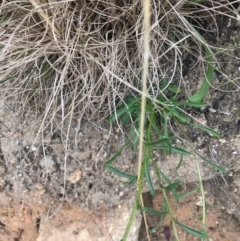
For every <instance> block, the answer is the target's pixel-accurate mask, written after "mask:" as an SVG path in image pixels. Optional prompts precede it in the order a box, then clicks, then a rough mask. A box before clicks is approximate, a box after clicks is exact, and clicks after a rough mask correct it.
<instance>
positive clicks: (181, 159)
mask: <svg viewBox="0 0 240 241" xmlns="http://www.w3.org/2000/svg"><path fill="white" fill-rule="evenodd" d="M182 161H183V155H181V157H180V161H179V163H178V164H177V166H176V168H175V171H177V170H178V169H179V168H180V166H181V165H182Z"/></svg>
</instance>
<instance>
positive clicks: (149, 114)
mask: <svg viewBox="0 0 240 241" xmlns="http://www.w3.org/2000/svg"><path fill="white" fill-rule="evenodd" d="M161 89H162V90H163V91H162V93H161V94H160V95H159V96H158V97H157V99H156V101H155V103H153V102H152V100H149V99H147V100H146V107H145V118H144V138H143V146H144V154H143V162H142V166H141V176H140V183H139V184H138V189H137V190H138V191H137V194H136V203H135V206H134V212H133V216H134V214H135V212H136V211H137V209H140V210H141V211H144V212H148V213H154V212H155V213H154V214H155V215H163V216H164V215H170V216H171V218H172V223H173V225H174V226H175V224H176V225H178V226H180V227H181V228H183V229H184V230H185V231H187V232H189V233H191V234H193V235H195V236H196V237H199V238H207V236H206V234H205V233H204V232H203V230H202V231H201V232H198V231H196V230H192V229H190V228H189V227H186V226H184V225H183V224H180V223H179V222H178V221H177V220H176V219H175V217H174V214H173V213H172V211H171V207H170V204H169V202H168V198H167V195H166V193H167V192H171V193H172V195H173V196H174V198H175V200H176V201H177V202H178V201H179V199H180V198H183V197H185V196H187V195H189V194H190V193H185V194H179V193H178V192H177V188H178V186H179V185H180V181H176V182H171V181H170V180H169V179H168V178H167V177H166V176H165V175H164V173H163V172H162V171H161V169H160V167H158V166H157V164H156V162H155V161H154V159H153V157H152V152H153V150H159V151H163V152H164V153H165V154H172V153H175V154H179V155H180V158H181V159H183V158H184V156H186V155H198V156H200V157H201V158H202V159H203V160H204V161H206V162H207V163H208V164H210V165H211V166H212V167H214V168H215V169H216V170H218V171H221V172H224V171H225V170H224V169H223V168H221V167H219V166H217V165H216V164H215V163H213V162H211V161H210V160H208V159H206V158H204V157H202V156H201V155H200V154H199V153H198V152H196V151H195V150H194V149H192V150H190V151H189V150H186V149H184V148H182V147H178V146H176V145H174V140H175V139H176V137H175V136H173V135H172V134H171V132H170V127H169V121H174V123H175V124H176V125H177V126H182V125H189V126H192V127H194V128H198V129H200V130H203V131H206V132H207V133H208V134H210V135H211V136H214V137H217V138H219V137H220V134H219V133H218V132H216V131H214V130H212V129H211V128H207V127H205V126H202V125H197V124H193V123H192V121H191V119H190V117H188V116H187V115H186V114H184V113H183V112H182V108H184V107H186V106H188V107H197V108H201V107H204V106H205V104H204V103H202V102H189V101H179V100H178V95H176V94H177V93H180V92H182V90H181V89H180V88H179V87H177V86H176V85H172V84H170V83H169V81H168V80H165V81H163V83H162V84H161ZM153 91H154V90H153ZM166 96H170V97H169V98H167V97H166ZM140 115H141V97H140V96H135V97H132V96H131V97H127V98H125V99H124V100H123V102H122V103H121V104H120V105H119V106H118V108H117V110H116V113H115V114H113V115H112V116H111V117H110V119H109V121H110V122H113V121H116V120H117V119H118V120H120V121H121V123H122V125H123V126H128V125H130V134H129V140H128V141H127V142H126V144H125V145H124V146H123V147H122V148H121V149H120V150H119V151H118V152H117V153H116V154H115V155H114V156H113V157H112V158H111V159H110V160H108V161H107V163H106V164H105V167H106V168H107V169H108V170H109V171H111V172H113V173H115V174H116V175H118V176H121V177H125V178H127V179H128V182H127V184H133V183H135V182H136V181H137V175H136V174H130V173H125V172H122V171H120V170H119V169H117V168H115V167H114V166H113V162H114V161H115V160H116V159H117V157H118V156H119V155H120V154H121V152H122V150H123V149H124V148H125V147H126V145H128V144H129V143H132V145H133V149H134V150H137V146H138V145H139V141H140V139H139V126H140V119H141V116H140ZM179 165H181V164H179ZM178 168H179V167H178ZM152 169H153V170H154V172H155V174H156V176H157V179H158V186H159V188H160V189H161V191H162V193H163V195H164V198H165V207H166V208H165V210H164V211H163V212H161V213H159V212H158V211H154V210H150V209H147V208H145V207H142V206H141V205H140V196H141V191H142V185H143V180H146V183H147V186H148V188H149V191H150V193H151V195H153V196H154V195H155V189H154V185H153V182H152V179H151V176H150V170H152ZM199 173H200V171H199ZM200 176H201V175H200ZM200 188H202V185H201V184H200ZM202 193H204V192H203V190H202ZM132 220H133V219H132V218H131V221H132ZM131 221H130V223H131ZM129 225H130V224H129ZM175 235H176V237H177V232H176V231H175ZM125 239H126V236H124V240H125Z"/></svg>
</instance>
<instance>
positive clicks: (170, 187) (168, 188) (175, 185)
mask: <svg viewBox="0 0 240 241" xmlns="http://www.w3.org/2000/svg"><path fill="white" fill-rule="evenodd" d="M180 184H181V181H179V180H178V181H176V182H173V183H171V184H169V185H168V186H166V187H164V189H165V190H167V191H173V190H176V188H178V186H179V185H180Z"/></svg>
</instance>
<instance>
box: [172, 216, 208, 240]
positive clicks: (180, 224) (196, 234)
mask: <svg viewBox="0 0 240 241" xmlns="http://www.w3.org/2000/svg"><path fill="white" fill-rule="evenodd" d="M174 221H175V222H176V223H177V225H178V226H179V227H181V228H182V229H183V230H184V231H185V232H187V233H189V234H192V235H193V236H195V237H197V238H202V239H209V237H208V236H207V235H206V234H204V233H201V232H199V231H197V230H195V229H192V228H190V227H188V226H186V225H183V224H182V223H179V222H178V221H177V220H176V219H174Z"/></svg>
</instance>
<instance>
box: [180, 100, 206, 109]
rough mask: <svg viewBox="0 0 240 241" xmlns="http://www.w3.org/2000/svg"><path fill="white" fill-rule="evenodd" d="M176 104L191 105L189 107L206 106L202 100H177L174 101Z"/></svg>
mask: <svg viewBox="0 0 240 241" xmlns="http://www.w3.org/2000/svg"><path fill="white" fill-rule="evenodd" d="M176 105H177V106H191V107H196V108H203V107H206V106H207V105H206V104H205V103H202V102H187V101H179V102H176Z"/></svg>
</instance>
